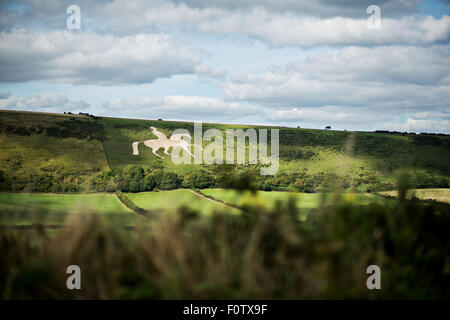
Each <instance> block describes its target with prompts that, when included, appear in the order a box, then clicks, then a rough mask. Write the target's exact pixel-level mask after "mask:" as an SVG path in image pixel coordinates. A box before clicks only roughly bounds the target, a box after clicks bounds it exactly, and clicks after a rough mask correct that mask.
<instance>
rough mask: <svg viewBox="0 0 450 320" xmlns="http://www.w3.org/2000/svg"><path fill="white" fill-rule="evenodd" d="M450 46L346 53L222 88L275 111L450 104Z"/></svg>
mask: <svg viewBox="0 0 450 320" xmlns="http://www.w3.org/2000/svg"><path fill="white" fill-rule="evenodd" d="M448 50H449V47H448V46H446V47H439V46H438V47H430V48H416V47H408V48H405V47H380V48H372V49H367V48H344V49H341V50H335V51H331V52H328V53H322V54H317V55H315V56H313V57H311V58H310V59H307V60H305V61H300V62H295V63H291V64H288V65H286V66H284V67H274V68H272V69H271V70H269V71H266V72H264V73H260V74H234V75H233V76H232V77H231V79H230V80H229V81H227V82H225V83H223V84H222V89H223V92H224V95H225V97H226V98H227V99H231V100H245V101H253V102H257V103H261V104H263V105H264V106H268V107H273V108H288V107H301V106H311V107H323V106H326V105H342V106H362V107H370V108H373V109H375V110H388V111H389V112H394V113H402V112H407V111H411V112H419V111H420V110H422V111H430V110H440V109H443V108H448V106H449V105H450V82H449V77H448V74H449V71H450V56H449V55H448Z"/></svg>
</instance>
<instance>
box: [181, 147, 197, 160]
mask: <svg viewBox="0 0 450 320" xmlns="http://www.w3.org/2000/svg"><path fill="white" fill-rule="evenodd" d="M180 147H181V148H183V149H184V150H185V151H186V152H187V153H188V154H190V155H191V156H193V157H194V158H195V156H194V155H193V154H192V153H191V152H190V151H189V149H188V148H187V145H182V146H180Z"/></svg>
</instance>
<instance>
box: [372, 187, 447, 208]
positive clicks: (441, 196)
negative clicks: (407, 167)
mask: <svg viewBox="0 0 450 320" xmlns="http://www.w3.org/2000/svg"><path fill="white" fill-rule="evenodd" d="M380 194H382V195H386V196H391V197H397V194H398V192H397V191H384V192H380ZM406 197H407V198H409V199H410V198H412V197H417V198H419V199H420V200H436V201H439V202H445V203H449V204H450V189H447V188H430V189H411V190H408V192H407V194H406Z"/></svg>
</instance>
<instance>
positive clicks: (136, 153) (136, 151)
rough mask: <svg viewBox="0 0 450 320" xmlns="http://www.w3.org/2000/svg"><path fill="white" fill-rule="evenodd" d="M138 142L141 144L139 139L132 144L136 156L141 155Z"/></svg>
mask: <svg viewBox="0 0 450 320" xmlns="http://www.w3.org/2000/svg"><path fill="white" fill-rule="evenodd" d="M138 144H139V142H138V141H136V142H133V144H132V146H133V155H134V156H137V155H139V149H138Z"/></svg>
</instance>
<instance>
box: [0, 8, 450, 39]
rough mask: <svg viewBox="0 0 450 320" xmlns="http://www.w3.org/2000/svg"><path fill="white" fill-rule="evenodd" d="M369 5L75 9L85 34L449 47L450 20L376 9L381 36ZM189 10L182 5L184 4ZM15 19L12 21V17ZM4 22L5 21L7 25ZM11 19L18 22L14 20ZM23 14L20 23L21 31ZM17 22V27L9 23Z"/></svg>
mask: <svg viewBox="0 0 450 320" xmlns="http://www.w3.org/2000/svg"><path fill="white" fill-rule="evenodd" d="M26 2H28V3H30V4H31V6H32V10H31V11H32V13H31V15H32V17H33V18H34V19H33V21H34V22H35V23H36V22H37V23H38V24H44V25H46V24H50V25H51V26H52V27H53V28H60V29H61V28H65V24H64V23H62V20H63V19H61V16H62V15H63V13H64V12H65V11H64V10H65V8H66V7H67V6H68V5H69V4H72V3H71V2H70V1H66V2H61V3H59V2H55V3H53V2H52V3H51V4H48V2H47V1H45V2H43V1H42V0H30V1H26ZM372 2H373V1H369V0H364V1H357V2H355V1H342V0H340V1H338V0H335V1H331V2H330V1H311V0H300V1H297V0H296V1H293V0H287V1H269V0H266V1H262V2H258V4H255V2H254V1H250V0H249V1H237V0H236V1H214V2H212V1H203V0H202V1H197V0H189V1H186V0H182V1H175V3H174V2H171V1H160V0H153V1H144V0H136V1H133V3H132V4H131V3H130V1H127V0H116V1H101V2H92V1H89V2H87V1H81V2H80V7H81V9H82V14H84V16H83V17H84V18H83V21H84V22H83V27H82V28H84V29H85V30H93V29H94V30H95V29H101V30H109V31H111V30H113V31H114V32H117V33H119V34H124V33H128V34H133V33H136V32H143V30H145V31H148V30H151V29H154V28H158V27H159V26H167V25H169V26H174V25H175V26H178V27H180V28H181V29H182V30H185V31H186V29H187V30H193V31H198V30H200V31H205V32H210V33H217V34H222V35H229V34H240V35H247V36H250V37H253V38H257V39H260V40H262V41H264V42H266V43H267V44H269V45H271V46H301V47H314V46H323V45H368V46H371V45H386V44H415V45H428V44H433V43H438V42H443V41H444V42H448V40H449V34H450V17H449V16H448V15H444V16H442V17H441V18H440V19H435V18H433V17H430V16H428V17H421V16H413V15H409V16H405V14H411V13H413V12H416V10H417V4H418V3H419V0H411V1H403V0H386V1H381V2H378V4H379V5H380V7H381V12H382V28H381V30H369V29H368V28H367V26H366V20H367V18H368V14H367V13H366V9H367V7H368V6H369V5H371V4H373V3H372ZM186 3H187V4H186ZM11 14H15V15H17V13H11ZM8 17H9V16H5V17H3V19H4V20H5V21H11V19H9V18H8ZM15 19H17V17H16V18H15ZM26 19H30V16H29V14H25V13H24V16H23V18H22V20H23V22H24V23H27V22H26ZM15 21H17V20H15Z"/></svg>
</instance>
